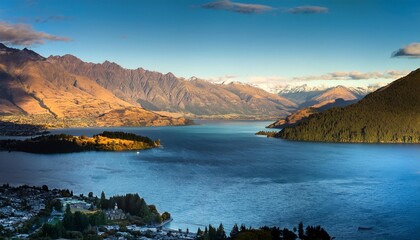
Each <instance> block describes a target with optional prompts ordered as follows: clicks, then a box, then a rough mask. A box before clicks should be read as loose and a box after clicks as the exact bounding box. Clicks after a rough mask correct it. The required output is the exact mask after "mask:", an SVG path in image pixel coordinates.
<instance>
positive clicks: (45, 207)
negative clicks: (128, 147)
mask: <svg viewBox="0 0 420 240" xmlns="http://www.w3.org/2000/svg"><path fill="white" fill-rule="evenodd" d="M127 196H134V197H135V198H137V197H136V196H138V195H127ZM112 199H114V200H116V201H118V200H119V199H118V198H110V200H111V201H112ZM120 199H121V197H120ZM127 199H128V198H127ZM106 201H107V199H104V193H102V198H101V199H99V198H97V197H94V196H93V193H89V194H88V196H84V195H83V194H81V195H79V196H75V195H73V192H72V191H69V190H60V189H52V190H49V189H48V186H46V185H44V186H42V187H32V186H27V185H23V186H19V187H12V186H9V185H8V184H4V185H2V186H0V237H6V238H19V239H25V238H38V237H41V236H49V237H52V238H56V237H64V234H63V236H58V235H55V234H56V233H52V234H51V232H49V229H51V228H52V227H53V226H60V227H61V226H65V224H66V223H65V221H66V219H65V215H66V211H70V213H69V214H70V215H71V216H73V217H76V215H80V214H82V216H84V215H86V216H89V219H90V218H91V217H92V216H95V215H96V216H103V217H104V218H105V221H103V222H102V223H104V224H88V225H89V226H88V227H86V228H84V229H78V230H81V231H80V232H77V231H69V232H70V233H68V234H70V235H66V236H65V237H68V238H73V237H83V236H84V235H85V236H90V237H93V236H97V237H98V239H144V240H145V239H165V240H170V239H194V238H195V237H196V234H195V233H190V232H189V231H188V229H187V231H182V230H181V229H178V230H173V229H168V228H165V225H166V224H167V223H169V222H170V221H171V220H172V218H171V217H170V214H169V213H167V212H165V213H164V214H162V215H158V217H157V218H156V219H158V221H151V222H150V223H148V224H141V225H137V224H134V223H135V222H136V221H137V223H139V220H142V219H141V218H140V216H133V215H131V214H130V213H129V212H126V211H123V209H121V208H119V207H118V203H117V202H115V204H114V205H113V207H112V208H111V207H110V208H109V209H100V208H98V206H100V204H103V205H104V203H105V202H106ZM143 202H144V201H143ZM149 207H151V208H152V209H153V210H155V208H154V206H153V205H150V206H149ZM151 212H152V215H153V214H156V213H157V212H155V211H151ZM78 213H79V214H78ZM157 214H158V213H157ZM146 215H149V216H150V213H147V214H146ZM162 217H163V219H162ZM99 222H100V221H99ZM99 222H98V223H99ZM140 222H141V221H140ZM77 224H79V223H76V225H77ZM94 225H97V226H94ZM66 227H67V226H66ZM71 230H75V229H71ZM59 235H60V234H59Z"/></svg>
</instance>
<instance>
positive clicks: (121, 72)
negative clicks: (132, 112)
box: [46, 55, 297, 118]
mask: <svg viewBox="0 0 420 240" xmlns="http://www.w3.org/2000/svg"><path fill="white" fill-rule="evenodd" d="M46 61H49V62H53V63H54V64H57V65H60V66H61V67H63V68H64V69H66V70H67V71H68V72H70V73H72V74H76V75H80V76H85V77H87V78H90V79H94V80H95V81H96V82H97V83H98V84H99V85H101V86H103V87H104V88H105V89H108V90H109V91H111V92H112V93H114V94H115V95H116V96H117V97H119V98H120V99H123V100H124V101H127V102H130V103H131V104H139V105H142V106H144V107H146V108H149V109H152V110H155V111H168V112H180V113H183V114H185V115H188V116H194V117H198V118H200V117H203V116H204V117H205V116H212V115H213V116H223V115H226V116H228V115H230V116H232V115H236V116H242V117H255V118H277V117H278V116H286V115H288V114H290V113H291V112H292V111H294V110H296V108H297V105H296V104H295V103H293V102H291V101H289V100H288V99H285V98H283V97H281V96H278V95H276V94H272V93H268V92H266V91H264V90H262V89H259V88H255V87H252V86H248V85H243V84H235V83H233V84H226V85H224V84H223V85H222V84H213V83H210V82H208V81H205V80H201V79H199V78H191V79H189V80H186V79H183V78H178V77H176V76H175V75H173V74H172V73H167V74H162V73H159V72H153V71H148V70H144V69H143V68H137V69H125V68H123V67H121V66H120V65H118V64H116V63H111V62H109V61H105V62H103V63H96V64H95V63H85V62H83V61H82V60H80V59H78V58H77V57H74V56H72V55H64V56H50V57H49V58H47V60H46ZM267 116H268V117H267Z"/></svg>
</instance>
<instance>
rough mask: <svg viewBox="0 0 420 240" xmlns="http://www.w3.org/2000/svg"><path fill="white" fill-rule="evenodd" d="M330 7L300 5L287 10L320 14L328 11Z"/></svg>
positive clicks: (289, 11) (295, 12) (297, 12)
mask: <svg viewBox="0 0 420 240" xmlns="http://www.w3.org/2000/svg"><path fill="white" fill-rule="evenodd" d="M328 11H329V10H328V8H326V7H319V6H300V7H294V8H290V9H288V10H287V11H286V12H288V13H292V14H320V13H328Z"/></svg>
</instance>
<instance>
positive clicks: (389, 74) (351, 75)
mask: <svg viewBox="0 0 420 240" xmlns="http://www.w3.org/2000/svg"><path fill="white" fill-rule="evenodd" d="M408 73H409V72H408V71H399V70H388V71H384V72H360V71H351V72H332V73H327V74H324V75H318V76H316V75H315V76H303V77H294V78H293V79H292V80H297V81H312V80H371V79H396V78H400V77H403V76H405V75H407V74H408Z"/></svg>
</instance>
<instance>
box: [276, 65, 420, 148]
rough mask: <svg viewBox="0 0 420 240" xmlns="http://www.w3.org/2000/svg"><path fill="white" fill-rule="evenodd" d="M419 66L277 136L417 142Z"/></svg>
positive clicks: (301, 138) (419, 109)
mask: <svg viewBox="0 0 420 240" xmlns="http://www.w3.org/2000/svg"><path fill="white" fill-rule="evenodd" d="M419 93H420V69H417V70H416V71H413V72H411V73H410V74H409V75H407V76H405V77H403V78H400V79H398V80H396V81H394V82H392V83H390V84H389V85H387V86H385V87H383V88H381V89H378V90H377V91H375V92H373V93H371V94H369V95H367V96H366V97H365V98H363V99H362V100H360V101H359V102H358V103H355V104H353V105H350V106H347V107H344V108H332V109H329V110H327V111H325V112H322V113H318V114H313V115H311V116H310V117H309V118H308V119H307V120H305V121H302V122H301V123H299V124H297V125H296V126H294V127H287V128H284V129H283V130H282V131H280V132H279V134H277V136H278V137H281V138H285V139H290V140H303V141H323V142H369V143H376V142H388V143H419V142H420V94H419Z"/></svg>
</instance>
